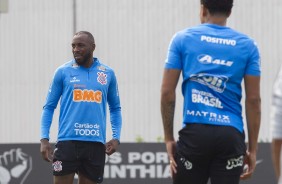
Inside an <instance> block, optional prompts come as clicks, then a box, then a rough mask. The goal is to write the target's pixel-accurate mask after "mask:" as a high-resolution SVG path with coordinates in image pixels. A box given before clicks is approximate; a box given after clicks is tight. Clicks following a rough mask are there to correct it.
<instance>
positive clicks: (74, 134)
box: [41, 58, 122, 143]
mask: <svg viewBox="0 0 282 184" xmlns="http://www.w3.org/2000/svg"><path fill="white" fill-rule="evenodd" d="M60 99H61V100H60ZM59 100H60V117H59V127H58V128H59V129H58V141H64V140H80V141H95V142H102V143H105V142H106V106H107V103H108V105H109V112H110V121H111V126H112V132H113V135H112V137H113V139H118V140H119V139H120V131H121V124H122V117H121V107H120V99H119V93H118V85H117V80H116V76H115V73H114V71H113V70H112V69H111V68H109V67H108V66H106V65H104V64H102V63H100V61H99V60H98V59H97V58H93V64H92V66H91V67H90V68H85V67H83V66H79V65H77V64H76V62H75V60H71V61H69V62H67V63H65V64H64V65H62V66H61V67H59V68H58V69H57V70H56V72H55V75H54V78H53V81H52V84H51V86H50V88H49V92H48V95H47V98H46V103H45V105H44V108H43V112H42V118H41V138H48V139H49V131H50V126H51V123H52V118H53V113H54V110H55V108H56V107H57V104H58V101H59Z"/></svg>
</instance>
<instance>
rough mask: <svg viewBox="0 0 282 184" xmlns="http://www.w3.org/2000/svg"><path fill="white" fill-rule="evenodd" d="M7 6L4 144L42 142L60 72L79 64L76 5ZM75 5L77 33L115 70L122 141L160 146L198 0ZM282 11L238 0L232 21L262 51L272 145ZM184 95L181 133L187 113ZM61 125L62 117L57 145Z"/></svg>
mask: <svg viewBox="0 0 282 184" xmlns="http://www.w3.org/2000/svg"><path fill="white" fill-rule="evenodd" d="M8 2H9V11H8V13H5V14H4V13H2V14H0V63H1V67H0V95H1V103H0V143H15V142H17V143H21V142H38V141H39V137H40V116H41V110H42V106H43V104H44V101H45V96H46V94H47V89H48V86H49V83H50V80H51V78H52V75H53V72H54V70H55V69H56V68H57V67H58V66H59V65H61V64H62V63H64V62H65V61H67V60H69V59H71V58H72V53H71V47H70V43H71V39H72V36H73V26H74V25H73V1H70V0H60V1H57V0H24V1H19V0H9V1H8ZM76 5H77V9H76V10H77V11H76V14H77V17H76V30H77V31H79V30H87V31H90V32H92V33H93V35H94V37H95V39H96V44H97V49H96V51H95V53H94V54H95V56H96V57H99V58H100V59H101V60H102V62H104V63H106V64H108V65H110V66H111V67H112V68H114V69H115V71H116V74H117V77H118V82H119V88H120V94H121V100H122V110H123V112H122V113H123V120H124V121H123V123H124V124H123V130H122V141H124V142H135V140H136V138H137V137H138V136H141V137H142V138H143V140H144V141H146V142H155V141H157V139H158V137H162V136H163V131H162V123H161V116H160V100H159V99H160V84H161V78H162V72H163V64H164V59H165V57H166V51H167V47H168V44H169V41H170V39H171V37H172V35H173V34H174V32H176V31H178V30H181V29H183V28H185V27H189V26H193V25H196V24H198V23H199V0H178V1H175V0H154V1H152V0H134V1H131V0H103V1H96V0H77V1H76ZM281 9H282V1H280V0H260V1H256V0H248V1H246V0H235V5H234V8H233V13H232V15H231V17H230V20H229V23H228V26H230V27H233V28H235V29H238V30H239V31H241V32H244V33H246V34H248V35H250V36H251V37H253V38H254V39H256V41H257V42H258V45H259V47H260V50H261V56H262V90H261V95H262V125H261V132H260V140H261V141H269V140H270V131H269V130H270V127H269V113H270V112H269V106H270V103H271V93H272V84H273V82H274V78H275V76H276V73H277V71H278V68H279V67H280V61H279V59H280V58H279V51H281V50H282V43H281V37H280V34H279V33H278V31H279V29H281V23H280V22H279V20H281V19H282V12H281V11H279V10H281ZM178 87H180V85H179V86H178ZM179 90H180V88H179ZM178 92H179V96H178V99H177V102H178V104H177V112H176V117H175V121H176V127H175V135H177V130H178V129H179V128H180V127H181V114H182V112H181V110H182V97H181V95H180V91H178ZM57 119H58V113H56V114H55V117H54V122H53V125H52V129H51V138H52V140H53V141H55V140H56V131H57V130H56V129H57V128H56V127H57Z"/></svg>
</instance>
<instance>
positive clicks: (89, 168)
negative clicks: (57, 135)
mask: <svg viewBox="0 0 282 184" xmlns="http://www.w3.org/2000/svg"><path fill="white" fill-rule="evenodd" d="M55 146H56V149H55V152H54V158H53V175H54V176H63V175H67V174H71V173H75V172H76V173H78V172H79V173H81V174H83V175H85V176H86V177H87V178H89V179H90V180H93V181H95V182H97V183H101V182H102V181H103V174H104V166H105V146H104V144H102V143H100V142H86V141H59V142H58V143H57V144H56V145H55Z"/></svg>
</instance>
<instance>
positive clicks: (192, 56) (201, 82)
mask: <svg viewBox="0 0 282 184" xmlns="http://www.w3.org/2000/svg"><path fill="white" fill-rule="evenodd" d="M165 68H166V69H177V70H182V76H183V83H182V93H183V96H184V107H183V125H185V124H187V123H204V124H214V125H227V126H233V127H235V128H237V129H238V130H239V131H241V132H242V131H243V120H242V107H241V104H240V101H241V98H242V88H241V83H242V80H243V78H244V76H245V75H252V76H260V56H259V51H258V48H257V46H256V44H255V42H254V41H253V40H252V39H250V38H249V37H248V36H246V35H244V34H242V33H240V32H237V31H235V30H233V29H231V28H229V27H225V26H219V25H214V24H201V25H199V26H195V27H192V28H188V29H185V30H182V31H180V32H178V33H176V34H175V35H174V37H173V38H172V40H171V43H170V46H169V50H168V55H167V59H166V63H165Z"/></svg>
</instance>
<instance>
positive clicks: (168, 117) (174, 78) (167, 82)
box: [161, 69, 181, 174]
mask: <svg viewBox="0 0 282 184" xmlns="http://www.w3.org/2000/svg"><path fill="white" fill-rule="evenodd" d="M180 73H181V70H175V69H165V70H164V73H163V81H162V87H161V114H162V120H163V128H164V139H165V143H166V149H167V153H168V156H169V159H170V162H171V170H172V171H173V172H172V174H173V173H176V163H175V161H174V154H175V149H176V143H175V140H174V135H173V119H174V110H175V101H176V95H175V89H176V86H177V83H178V79H179V75H180Z"/></svg>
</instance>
